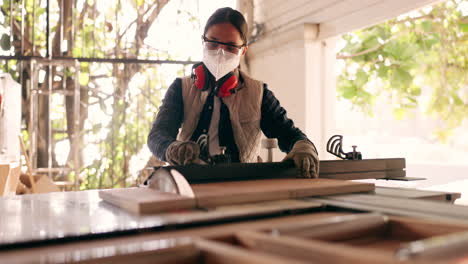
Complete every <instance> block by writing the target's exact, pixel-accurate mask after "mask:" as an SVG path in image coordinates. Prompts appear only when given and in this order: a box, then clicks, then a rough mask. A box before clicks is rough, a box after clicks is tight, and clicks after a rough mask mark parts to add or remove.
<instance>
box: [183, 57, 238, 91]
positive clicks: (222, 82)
mask: <svg viewBox="0 0 468 264" xmlns="http://www.w3.org/2000/svg"><path fill="white" fill-rule="evenodd" d="M192 80H193V83H194V84H195V86H196V87H197V88H198V89H200V90H202V91H206V90H208V89H210V88H211V86H213V85H214V86H215V87H214V88H215V89H216V90H215V91H214V92H215V94H216V95H217V96H218V97H219V98H223V97H227V96H229V95H231V94H234V93H236V92H237V90H238V89H237V84H238V83H239V80H238V78H237V76H236V75H235V74H234V73H233V72H230V73H228V74H226V75H225V76H224V77H223V78H221V79H219V80H218V81H215V80H214V77H213V75H212V74H211V73H210V72H209V70H208V69H207V68H206V66H205V65H204V64H203V63H202V62H200V63H197V64H195V65H193V67H192Z"/></svg>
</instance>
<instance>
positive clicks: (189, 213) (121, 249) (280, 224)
mask: <svg viewBox="0 0 468 264" xmlns="http://www.w3.org/2000/svg"><path fill="white" fill-rule="evenodd" d="M327 164H328V165H327ZM356 164H358V165H359V166H358V165H356ZM263 165H264V166H263ZM223 166H224V165H223ZM246 166H247V167H249V166H250V167H249V169H248V170H245V167H246ZM262 166H263V167H262ZM327 166H328V167H327ZM252 168H253V170H252ZM262 168H264V171H263V172H262V171H259V170H262ZM321 168H323V170H322V173H323V175H322V174H321V177H322V176H323V177H327V178H319V179H297V178H295V177H294V167H293V166H291V164H289V165H288V164H287V163H282V164H273V163H268V164H252V165H245V164H243V165H238V166H231V167H224V168H223V167H222V166H221V167H211V168H209V167H206V166H205V167H203V166H202V167H197V166H195V167H193V166H192V167H186V166H185V167H164V168H157V170H155V171H157V173H156V174H155V175H153V177H156V178H157V177H164V176H158V175H159V174H168V175H169V176H171V177H172V176H173V175H178V174H180V175H182V176H183V179H185V180H186V184H187V185H188V187H190V190H191V191H192V192H193V196H190V195H189V196H183V195H182V196H183V197H178V198H177V199H179V200H180V201H183V202H182V203H174V197H176V196H181V194H183V193H184V190H182V189H177V188H179V186H180V185H175V187H174V185H170V184H169V185H167V181H166V182H165V183H164V181H163V182H161V181H155V182H153V184H157V186H159V187H158V188H156V189H152V188H151V187H150V185H151V181H149V182H148V183H147V185H146V186H141V187H138V188H126V189H113V190H90V191H81V192H62V193H48V194H34V195H23V196H11V197H4V198H2V199H0V212H1V215H0V259H1V260H2V262H3V261H6V262H5V263H63V262H82V263H106V262H108V263H110V262H112V263H119V262H121V263H128V262H130V261H132V262H135V263H147V262H148V261H150V262H152V263H307V262H310V261H315V262H318V263H334V262H337V263H340V262H342V263H344V262H346V263H349V262H356V263H387V262H388V263H395V262H402V263H421V262H422V263H461V262H456V261H460V259H463V258H464V257H466V255H465V254H466V252H468V250H466V249H468V243H467V242H468V238H467V235H466V232H468V222H466V219H468V210H467V207H464V206H459V205H454V204H452V203H451V202H452V201H453V200H454V199H455V198H456V197H457V194H456V193H441V192H429V191H420V190H409V189H398V188H380V187H374V185H373V184H370V183H365V182H359V181H349V180H343V179H353V177H356V178H358V179H362V178H373V176H376V178H379V177H380V178H387V176H391V177H395V175H399V176H398V177H406V175H405V173H402V172H401V171H404V159H379V160H360V161H323V162H322V163H321ZM236 170H237V172H236ZM194 171H195V172H196V173H193V172H194ZM200 171H201V172H200ZM223 171H224V172H225V173H223ZM239 171H241V172H244V173H241V174H239V173H238V172H239ZM255 171H257V174H256V175H258V178H257V179H255V180H251V179H249V178H250V177H252V175H248V173H254V174H255ZM265 171H268V173H265ZM212 173H213V175H215V176H216V177H215V178H213V176H212ZM267 174H270V175H271V177H268V175H267ZM180 175H179V176H180ZM334 177H336V178H334ZM398 177H397V178H398ZM154 179H155V178H154ZM154 179H153V180H154ZM176 181H177V180H176ZM249 186H251V188H250V189H249ZM164 188H166V190H164ZM122 195H123V196H122ZM161 195H162V196H161ZM116 197H117V198H122V197H128V199H124V201H125V202H124V203H122V200H121V199H120V200H119V199H116ZM158 197H164V198H163V199H162V200H163V201H164V202H167V201H169V202H170V203H169V204H168V205H167V204H166V205H164V206H160V205H161V204H158V202H160V201H155V200H154V198H156V200H158V199H160V198H158ZM102 198H104V199H102ZM177 199H175V200H177ZM134 202H136V203H134ZM155 203H156V204H157V205H158V206H156V209H155V207H154V205H155ZM340 241H341V242H340ZM293 252H296V253H293ZM428 261H429V262H428ZM447 261H450V262H447Z"/></svg>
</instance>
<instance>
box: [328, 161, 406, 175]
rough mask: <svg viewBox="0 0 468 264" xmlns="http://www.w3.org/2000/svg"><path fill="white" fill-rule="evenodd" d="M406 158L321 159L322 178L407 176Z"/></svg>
mask: <svg viewBox="0 0 468 264" xmlns="http://www.w3.org/2000/svg"><path fill="white" fill-rule="evenodd" d="M405 168H406V162H405V159H404V158H394V159H366V160H323V161H320V178H329V179H341V180H360V179H383V178H404V177H406V171H405Z"/></svg>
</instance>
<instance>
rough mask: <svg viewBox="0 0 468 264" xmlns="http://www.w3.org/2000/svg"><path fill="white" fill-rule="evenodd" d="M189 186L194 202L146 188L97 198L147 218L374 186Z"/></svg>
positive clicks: (306, 182)
mask: <svg viewBox="0 0 468 264" xmlns="http://www.w3.org/2000/svg"><path fill="white" fill-rule="evenodd" d="M191 186H192V189H193V191H194V193H195V197H194V198H190V197H184V196H181V195H177V194H171V193H163V192H159V191H156V190H152V189H149V188H124V189H111V190H104V191H100V192H99V196H100V197H101V198H102V199H103V200H104V201H107V202H109V203H111V204H114V205H116V206H118V207H121V208H124V209H126V210H128V211H131V212H134V213H138V214H148V213H159V212H165V211H168V210H180V209H194V208H207V207H216V206H221V205H232V204H242V203H250V202H261V201H273V200H282V199H291V198H301V197H309V196H318V195H330V194H345V193H354V192H368V191H373V190H374V185H373V184H371V183H360V182H350V181H342V180H332V179H269V180H253V181H239V182H222V183H219V182H218V183H206V184H192V185H191Z"/></svg>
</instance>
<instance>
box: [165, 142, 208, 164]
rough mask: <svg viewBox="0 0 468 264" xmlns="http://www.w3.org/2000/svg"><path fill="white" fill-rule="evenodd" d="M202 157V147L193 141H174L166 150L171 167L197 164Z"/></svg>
mask: <svg viewBox="0 0 468 264" xmlns="http://www.w3.org/2000/svg"><path fill="white" fill-rule="evenodd" d="M199 156H200V147H199V146H198V144H197V143H195V142H193V141H174V142H172V143H171V144H170V145H169V147H168V148H167V150H166V160H167V162H169V163H170V164H171V165H187V164H192V163H195V161H196V160H198V157H199Z"/></svg>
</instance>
